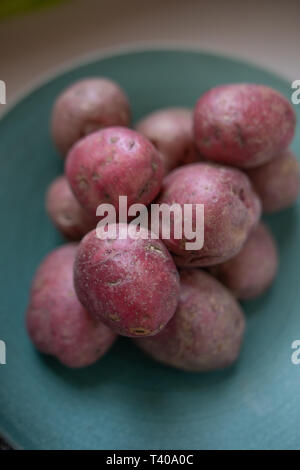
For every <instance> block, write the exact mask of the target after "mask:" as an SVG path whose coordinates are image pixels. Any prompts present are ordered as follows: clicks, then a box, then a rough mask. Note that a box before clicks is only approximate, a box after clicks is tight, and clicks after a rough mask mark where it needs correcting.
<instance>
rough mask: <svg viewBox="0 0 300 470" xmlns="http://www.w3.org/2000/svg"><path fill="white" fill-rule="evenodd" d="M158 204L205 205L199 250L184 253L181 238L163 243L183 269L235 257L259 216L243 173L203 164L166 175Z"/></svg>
mask: <svg viewBox="0 0 300 470" xmlns="http://www.w3.org/2000/svg"><path fill="white" fill-rule="evenodd" d="M158 202H159V203H160V204H161V203H166V204H169V205H172V204H174V203H178V204H180V205H181V206H183V205H184V204H204V246H203V248H202V249H200V250H198V251H194V250H193V251H192V250H190V251H188V250H186V249H185V242H186V240H185V239H184V238H182V239H180V240H176V239H175V238H174V236H171V238H170V240H163V241H164V243H165V244H166V246H167V247H168V249H169V250H170V251H171V252H172V253H173V254H174V260H175V263H176V264H177V266H179V267H184V268H187V267H201V266H210V265H213V264H217V263H221V262H224V261H226V260H227V259H229V258H232V257H233V256H235V255H236V254H237V253H238V252H239V251H240V249H241V248H242V246H243V244H244V243H245V241H246V239H247V237H248V234H249V233H250V231H251V229H252V228H253V227H254V226H255V225H256V223H257V222H258V220H259V218H260V214H261V205H260V201H259V199H258V197H257V196H256V194H255V193H254V191H253V189H252V187H251V184H250V181H249V179H248V178H247V176H246V175H245V174H244V173H242V172H241V171H239V170H237V169H235V168H229V167H224V166H221V165H215V164H212V163H204V162H203V163H195V164H191V165H186V166H183V167H181V168H177V169H176V170H173V171H172V172H171V173H169V175H167V176H166V178H165V179H164V182H163V190H162V192H161V194H160V197H159V199H158ZM194 219H195V214H194ZM172 232H173V231H172V230H171V235H172Z"/></svg>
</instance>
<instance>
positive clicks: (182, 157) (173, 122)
mask: <svg viewBox="0 0 300 470" xmlns="http://www.w3.org/2000/svg"><path fill="white" fill-rule="evenodd" d="M135 128H136V130H137V131H138V132H140V133H141V134H143V135H144V136H145V137H147V139H149V140H150V142H152V143H153V145H154V146H155V147H156V148H157V149H158V151H159V152H160V154H161V156H162V159H163V163H164V169H165V174H167V173H169V172H170V171H171V170H173V169H174V168H176V167H177V166H180V165H185V164H187V163H194V162H197V161H199V160H200V155H199V152H198V151H197V148H196V146H195V142H194V133H193V111H192V110H191V109H188V108H166V109H160V110H158V111H154V112H153V113H151V114H149V115H148V116H146V117H144V118H143V119H141V120H140V121H139V122H138V123H137V124H136V126H135Z"/></svg>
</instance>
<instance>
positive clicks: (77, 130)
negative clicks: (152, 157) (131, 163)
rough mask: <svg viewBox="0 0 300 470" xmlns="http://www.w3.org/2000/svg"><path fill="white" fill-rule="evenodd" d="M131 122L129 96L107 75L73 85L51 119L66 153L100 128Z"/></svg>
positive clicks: (55, 132) (54, 131) (65, 92)
mask: <svg viewBox="0 0 300 470" xmlns="http://www.w3.org/2000/svg"><path fill="white" fill-rule="evenodd" d="M129 124H130V105H129V102H128V99H127V96H126V95H125V93H124V91H123V90H122V89H121V88H120V87H119V85H117V84H116V83H115V82H113V81H112V80H108V79H106V78H86V79H83V80H79V81H77V82H75V83H73V84H72V85H70V86H69V87H68V88H67V89H66V90H64V91H63V92H62V93H61V94H60V95H59V97H58V98H57V100H56V101H55V103H54V107H53V112H52V120H51V128H52V136H53V139H54V142H55V144H56V146H57V148H58V150H59V151H60V152H61V154H62V155H66V153H67V152H68V150H69V149H70V148H71V147H72V145H73V144H75V142H77V141H78V140H79V139H81V138H82V137H84V136H85V135H87V134H90V133H91V132H93V131H95V130H97V129H101V128H103V127H109V126H129Z"/></svg>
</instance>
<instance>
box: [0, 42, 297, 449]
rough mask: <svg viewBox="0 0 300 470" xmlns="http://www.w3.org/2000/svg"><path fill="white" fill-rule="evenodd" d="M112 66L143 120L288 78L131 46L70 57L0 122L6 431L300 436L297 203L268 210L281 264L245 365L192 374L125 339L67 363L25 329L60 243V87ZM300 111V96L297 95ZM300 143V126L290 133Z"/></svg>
mask: <svg viewBox="0 0 300 470" xmlns="http://www.w3.org/2000/svg"><path fill="white" fill-rule="evenodd" d="M90 75H96V76H97V75H105V76H107V77H111V78H112V79H115V80H117V81H118V82H119V83H120V84H121V85H122V86H123V87H124V88H125V90H126V92H127V93H128V95H129V97H130V100H131V103H132V108H133V116H134V119H135V120H136V119H139V118H140V117H141V116H143V115H144V114H146V113H148V112H150V111H152V110H154V109H157V108H160V107H164V106H171V105H172V106H173V105H178V106H181V105H183V106H193V105H194V103H195V101H196V99H197V97H198V96H199V95H200V94H201V93H203V92H204V91H205V90H207V89H208V88H210V87H212V86H215V85H218V84H222V83H229V82H256V83H264V84H267V85H270V86H272V87H274V88H276V89H277V90H279V91H280V92H282V93H283V94H284V95H286V96H287V97H290V96H291V87H290V84H289V83H287V82H286V81H284V80H282V79H281V78H278V77H277V76H275V75H273V74H272V73H269V72H267V71H265V70H262V69H261V68H257V67H255V66H252V65H249V64H246V63H243V62H239V61H237V60H231V59H228V58H223V57H219V56H215V55H210V54H205V53H202V52H195V51H183V50H180V51H178V50H146V51H145V50H143V51H131V52H122V53H120V54H115V55H110V56H105V57H103V58H100V59H98V60H96V61H93V62H91V63H88V64H84V65H81V66H78V67H76V68H73V69H72V70H69V71H67V72H65V73H62V74H60V75H57V76H56V77H55V78H53V79H51V80H50V81H48V82H47V83H45V84H44V85H42V86H40V87H39V88H37V89H35V90H34V91H33V92H32V93H30V94H29V95H27V96H26V97H25V98H23V99H22V100H21V101H20V102H18V104H17V105H16V106H14V108H13V109H11V110H10V111H9V112H8V113H7V114H6V115H5V116H4V117H3V119H2V120H1V122H0V162H1V184H0V191H1V197H0V201H1V212H0V216H1V232H0V241H1V279H0V281H1V282H0V286H1V312H0V339H1V340H3V341H5V342H6V347H7V364H6V365H0V429H1V432H2V433H3V434H4V435H5V436H6V437H7V438H8V439H9V440H10V441H11V442H13V443H14V444H15V445H16V446H17V447H21V448H26V449H254V448H258V449H261V448H269V449H273V448H277V449H279V448H284V449H287V448H299V447H300V440H299V436H300V421H299V416H300V400H299V386H300V365H299V366H296V365H294V364H293V363H292V362H291V355H292V352H293V350H292V349H291V344H292V342H293V341H294V340H297V339H300V290H299V280H298V275H299V264H300V255H299V240H300V224H299V206H295V207H293V208H291V209H289V210H286V211H284V212H282V213H280V214H279V215H275V216H272V217H270V218H268V220H267V222H268V223H269V224H270V225H271V227H272V229H273V231H274V234H275V237H276V239H277V241H278V243H279V247H280V255H281V263H280V273H279V276H278V278H277V280H276V282H275V284H274V286H273V287H272V289H271V290H270V291H269V292H268V293H267V294H266V295H265V296H264V297H262V298H260V299H259V300H257V301H253V302H249V303H245V310H246V312H247V318H248V328H247V333H246V339H245V345H244V348H243V351H242V355H241V358H240V361H239V362H238V364H237V365H236V366H235V367H233V368H231V369H230V370H226V371H223V372H215V373H209V374H192V373H186V372H181V371H177V370H175V369H174V370H173V369H171V368H168V367H165V366H162V365H160V364H158V363H155V362H153V361H152V360H150V359H149V358H148V357H147V356H145V355H144V354H143V353H141V352H140V351H139V350H138V349H137V348H136V347H135V346H134V345H133V344H132V343H131V341H130V340H128V339H125V338H122V339H120V340H119V341H118V342H117V343H116V345H115V346H114V347H113V349H112V350H111V352H109V353H108V355H107V356H106V357H105V358H104V359H103V360H102V361H100V362H99V363H98V364H96V365H94V366H91V367H89V368H87V369H85V370H77V371H73V370H68V369H66V368H64V367H63V366H61V365H60V364H58V363H57V362H56V361H55V360H54V359H51V358H45V357H42V356H41V355H39V354H38V353H37V352H36V351H35V350H34V348H33V347H32V346H31V344H30V342H29V340H28V338H27V336H26V332H25V329H24V311H25V309H26V305H27V301H28V289H29V286H30V280H31V278H32V275H33V273H34V270H35V268H36V266H37V265H38V263H39V261H40V260H41V259H42V257H43V256H44V255H45V254H46V253H47V252H49V251H50V250H52V249H53V248H54V247H56V246H57V245H58V244H61V243H62V242H63V240H62V238H61V237H60V236H59V235H58V234H57V232H56V231H55V229H54V228H53V227H52V225H51V223H50V222H49V220H48V219H47V216H46V214H45V211H44V194H45V190H46V188H47V185H48V183H49V182H50V181H51V180H52V179H53V178H54V177H55V176H56V175H57V174H59V173H60V172H61V171H62V168H63V165H62V162H61V160H60V158H59V157H58V156H57V154H56V151H55V149H54V147H53V145H52V143H51V140H50V136H49V130H48V121H49V114H50V111H51V106H52V104H53V101H54V99H55V97H56V96H57V94H58V93H59V92H60V91H61V90H62V89H63V88H64V87H66V86H67V85H69V84H70V83H71V82H73V81H74V80H77V79H79V78H82V77H85V76H90ZM295 110H296V112H297V113H298V117H299V113H300V105H299V106H298V107H297V106H295ZM293 148H294V150H295V151H296V152H297V151H298V153H300V132H299V131H298V133H297V136H296V137H295V139H294V141H293Z"/></svg>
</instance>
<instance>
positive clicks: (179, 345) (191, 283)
mask: <svg viewBox="0 0 300 470" xmlns="http://www.w3.org/2000/svg"><path fill="white" fill-rule="evenodd" d="M180 283H181V287H180V298H179V304H178V307H177V310H176V313H175V315H174V316H173V317H172V319H171V320H170V321H169V323H168V324H167V326H166V327H165V328H164V329H163V330H162V331H161V332H160V333H159V334H157V335H156V336H153V337H151V338H140V339H136V340H135V341H136V343H137V344H138V346H139V347H140V348H141V349H142V350H143V351H145V352H146V353H148V354H150V356H151V357H153V358H154V359H156V360H158V361H160V362H163V363H164V364H167V365H169V366H173V367H177V368H179V369H183V370H188V371H194V372H202V371H209V370H214V369H222V368H225V367H228V366H230V365H231V364H233V363H234V362H235V361H236V360H237V358H238V355H239V351H240V347H241V344H242V340H243V335H244V330H245V318H244V315H243V312H242V310H241V308H240V306H239V305H238V303H237V302H236V300H235V299H234V297H233V296H232V294H231V293H230V292H229V291H228V290H227V289H226V288H225V287H224V286H223V285H222V284H221V283H220V282H218V281H217V280H216V279H214V278H213V277H212V276H210V275H209V274H208V273H206V272H204V271H201V270H196V269H191V270H184V271H181V273H180Z"/></svg>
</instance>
